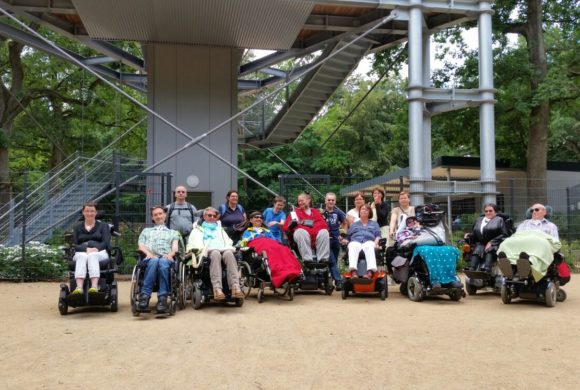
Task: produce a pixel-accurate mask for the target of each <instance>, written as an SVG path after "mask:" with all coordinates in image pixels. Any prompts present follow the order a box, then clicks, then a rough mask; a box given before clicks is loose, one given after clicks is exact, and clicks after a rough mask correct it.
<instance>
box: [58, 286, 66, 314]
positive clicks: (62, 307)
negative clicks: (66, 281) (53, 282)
mask: <svg viewBox="0 0 580 390" xmlns="http://www.w3.org/2000/svg"><path fill="white" fill-rule="evenodd" d="M67 295H68V288H67V287H66V286H65V287H61V288H60V294H59V297H58V311H59V312H60V315H61V316H65V315H67V313H68V304H67V303H66V297H67Z"/></svg>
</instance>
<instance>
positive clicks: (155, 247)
mask: <svg viewBox="0 0 580 390" xmlns="http://www.w3.org/2000/svg"><path fill="white" fill-rule="evenodd" d="M178 240H179V233H178V232H177V231H175V230H171V229H168V228H167V226H165V225H157V226H155V227H150V228H145V229H143V231H142V232H141V234H140V235H139V244H143V245H145V246H146V247H147V248H148V249H149V250H150V251H151V252H153V254H155V255H156V256H159V257H161V256H164V255H166V254H168V253H169V252H171V245H172V244H173V241H178Z"/></svg>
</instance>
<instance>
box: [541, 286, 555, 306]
mask: <svg viewBox="0 0 580 390" xmlns="http://www.w3.org/2000/svg"><path fill="white" fill-rule="evenodd" d="M544 294H545V296H546V306H548V307H554V306H556V302H558V291H557V290H556V286H555V285H554V283H552V282H550V283H548V287H547V288H546V291H545V292H544Z"/></svg>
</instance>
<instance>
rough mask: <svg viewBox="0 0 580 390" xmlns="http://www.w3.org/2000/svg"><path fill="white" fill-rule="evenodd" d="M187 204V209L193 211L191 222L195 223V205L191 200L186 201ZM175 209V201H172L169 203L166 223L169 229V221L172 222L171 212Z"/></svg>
mask: <svg viewBox="0 0 580 390" xmlns="http://www.w3.org/2000/svg"><path fill="white" fill-rule="evenodd" d="M185 204H186V205H187V209H188V210H189V212H190V213H191V223H193V222H195V212H194V211H193V206H192V205H191V203H189V202H185ZM173 210H175V202H173V203H171V204H170V205H169V209H167V222H166V223H165V226H167V228H168V229H169V223H170V222H171V213H173Z"/></svg>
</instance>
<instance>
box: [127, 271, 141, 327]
mask: <svg viewBox="0 0 580 390" xmlns="http://www.w3.org/2000/svg"><path fill="white" fill-rule="evenodd" d="M139 273H140V272H139V267H138V266H135V267H133V274H132V275H131V290H130V291H129V293H130V294H131V312H132V313H133V315H134V316H138V315H139V312H138V311H137V299H138V295H139V285H138V278H139Z"/></svg>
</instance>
